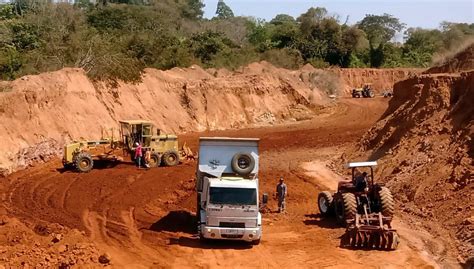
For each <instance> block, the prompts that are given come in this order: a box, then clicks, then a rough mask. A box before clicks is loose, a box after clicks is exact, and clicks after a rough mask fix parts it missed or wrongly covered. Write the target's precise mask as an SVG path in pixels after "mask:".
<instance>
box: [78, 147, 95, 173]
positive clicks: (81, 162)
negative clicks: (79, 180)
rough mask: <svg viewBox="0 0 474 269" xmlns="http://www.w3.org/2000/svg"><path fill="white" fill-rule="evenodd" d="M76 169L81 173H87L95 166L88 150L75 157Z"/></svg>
mask: <svg viewBox="0 0 474 269" xmlns="http://www.w3.org/2000/svg"><path fill="white" fill-rule="evenodd" d="M74 165H75V167H76V170H77V171H79V172H81V173H87V172H89V171H90V170H92V167H94V161H93V160H92V156H91V155H90V154H89V153H87V152H81V153H79V154H77V156H76V157H75V158H74Z"/></svg>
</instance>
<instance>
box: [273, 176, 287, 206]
mask: <svg viewBox="0 0 474 269" xmlns="http://www.w3.org/2000/svg"><path fill="white" fill-rule="evenodd" d="M275 194H276V198H277V199H278V213H281V212H284V211H285V209H286V203H285V199H286V194H287V190H286V184H285V183H284V180H283V177H280V182H279V183H278V185H277V187H276V193H275Z"/></svg>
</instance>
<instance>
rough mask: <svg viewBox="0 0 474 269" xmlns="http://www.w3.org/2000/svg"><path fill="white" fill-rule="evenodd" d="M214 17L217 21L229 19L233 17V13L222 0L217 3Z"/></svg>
mask: <svg viewBox="0 0 474 269" xmlns="http://www.w3.org/2000/svg"><path fill="white" fill-rule="evenodd" d="M216 15H217V18H218V19H229V18H233V17H234V12H233V11H232V9H230V7H229V6H228V5H227V4H226V3H224V0H219V2H218V3H217V10H216Z"/></svg>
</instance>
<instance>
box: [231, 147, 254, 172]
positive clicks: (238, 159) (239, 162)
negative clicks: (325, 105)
mask: <svg viewBox="0 0 474 269" xmlns="http://www.w3.org/2000/svg"><path fill="white" fill-rule="evenodd" d="M254 168H255V159H254V158H253V156H252V154H250V153H246V152H239V153H236V154H235V155H234V157H232V170H233V171H234V172H235V173H237V174H239V175H241V176H246V175H248V174H250V173H251V172H252V171H253V169H254Z"/></svg>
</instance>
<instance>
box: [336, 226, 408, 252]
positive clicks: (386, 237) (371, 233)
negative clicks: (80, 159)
mask: <svg viewBox="0 0 474 269" xmlns="http://www.w3.org/2000/svg"><path fill="white" fill-rule="evenodd" d="M398 243H399V238H398V234H397V233H396V232H395V231H377V230H365V231H364V230H357V229H353V230H348V231H346V234H344V235H343V236H342V237H341V247H350V248H360V249H362V248H364V249H380V250H395V249H397V247H398Z"/></svg>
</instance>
